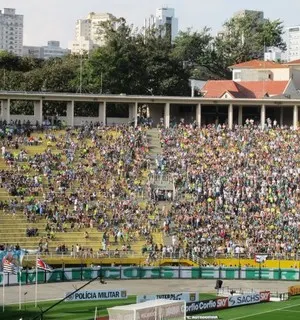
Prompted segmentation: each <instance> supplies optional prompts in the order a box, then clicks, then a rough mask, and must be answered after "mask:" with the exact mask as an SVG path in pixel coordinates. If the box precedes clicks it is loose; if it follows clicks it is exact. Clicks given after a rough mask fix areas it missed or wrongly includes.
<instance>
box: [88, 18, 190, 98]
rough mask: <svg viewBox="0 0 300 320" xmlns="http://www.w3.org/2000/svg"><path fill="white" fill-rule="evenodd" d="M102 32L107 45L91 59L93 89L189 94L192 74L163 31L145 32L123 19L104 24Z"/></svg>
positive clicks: (116, 92) (137, 92) (108, 91)
mask: <svg viewBox="0 0 300 320" xmlns="http://www.w3.org/2000/svg"><path fill="white" fill-rule="evenodd" d="M101 32H104V34H105V40H106V45H105V46H103V47H101V48H98V49H97V50H96V51H95V52H94V53H93V54H92V55H91V57H90V59H89V68H90V69H91V83H92V88H91V90H92V91H93V92H99V91H100V92H103V93H115V94H120V93H125V94H157V95H163V94H176V95H184V94H186V92H187V89H188V74H187V72H185V70H184V69H183V68H182V65H181V62H180V61H179V60H178V59H177V58H176V57H173V56H172V55H171V51H172V46H171V44H170V42H169V41H168V40H167V37H164V36H162V35H159V30H155V29H153V30H152V31H151V32H147V33H144V32H143V30H137V29H134V28H133V26H129V25H127V24H126V21H125V19H123V18H120V19H116V20H114V21H108V22H106V23H104V24H102V26H101ZM101 35H102V34H100V36H101ZM102 36H103V35H102Z"/></svg>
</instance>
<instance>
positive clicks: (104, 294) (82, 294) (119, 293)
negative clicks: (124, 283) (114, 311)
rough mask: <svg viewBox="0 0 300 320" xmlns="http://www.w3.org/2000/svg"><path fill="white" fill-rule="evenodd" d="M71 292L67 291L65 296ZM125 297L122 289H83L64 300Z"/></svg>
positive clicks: (125, 294) (125, 293)
mask: <svg viewBox="0 0 300 320" xmlns="http://www.w3.org/2000/svg"><path fill="white" fill-rule="evenodd" d="M71 293H72V292H67V293H66V294H65V297H67V296H68V295H70V294H71ZM117 299H127V291H126V290H124V289H117V290H85V291H77V292H76V293H74V294H72V295H71V296H70V297H68V298H67V299H66V300H65V301H86V300H117Z"/></svg>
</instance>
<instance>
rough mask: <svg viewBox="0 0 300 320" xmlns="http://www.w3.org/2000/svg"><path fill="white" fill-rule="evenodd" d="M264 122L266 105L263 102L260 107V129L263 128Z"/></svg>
mask: <svg viewBox="0 0 300 320" xmlns="http://www.w3.org/2000/svg"><path fill="white" fill-rule="evenodd" d="M265 123H266V106H265V105H264V104H263V105H262V106H261V107H260V126H261V130H264V129H265Z"/></svg>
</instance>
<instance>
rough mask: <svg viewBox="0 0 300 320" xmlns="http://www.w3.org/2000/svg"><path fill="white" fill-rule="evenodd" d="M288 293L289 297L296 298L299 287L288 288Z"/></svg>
mask: <svg viewBox="0 0 300 320" xmlns="http://www.w3.org/2000/svg"><path fill="white" fill-rule="evenodd" d="M288 293H289V295H290V296H297V295H299V294H300V285H297V286H290V287H289V288H288Z"/></svg>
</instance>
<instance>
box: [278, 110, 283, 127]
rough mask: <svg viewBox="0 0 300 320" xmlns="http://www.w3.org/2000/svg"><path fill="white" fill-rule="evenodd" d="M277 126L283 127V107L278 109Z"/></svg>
mask: <svg viewBox="0 0 300 320" xmlns="http://www.w3.org/2000/svg"><path fill="white" fill-rule="evenodd" d="M279 125H280V127H282V126H283V107H280V118H279Z"/></svg>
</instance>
